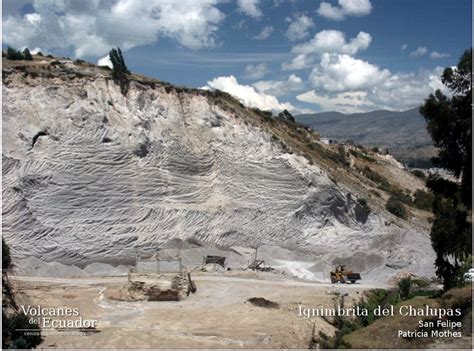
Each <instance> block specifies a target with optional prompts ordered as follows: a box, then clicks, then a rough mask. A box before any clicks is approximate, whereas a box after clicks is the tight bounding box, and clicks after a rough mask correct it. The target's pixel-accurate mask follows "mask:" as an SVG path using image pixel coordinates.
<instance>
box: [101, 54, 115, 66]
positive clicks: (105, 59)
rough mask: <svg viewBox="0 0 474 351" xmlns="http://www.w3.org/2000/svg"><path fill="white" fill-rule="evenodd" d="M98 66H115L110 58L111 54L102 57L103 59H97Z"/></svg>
mask: <svg viewBox="0 0 474 351" xmlns="http://www.w3.org/2000/svg"><path fill="white" fill-rule="evenodd" d="M97 66H107V67H110V68H114V65H113V64H112V61H111V60H110V56H109V55H106V56H104V57H102V58H101V59H99V61H97Z"/></svg>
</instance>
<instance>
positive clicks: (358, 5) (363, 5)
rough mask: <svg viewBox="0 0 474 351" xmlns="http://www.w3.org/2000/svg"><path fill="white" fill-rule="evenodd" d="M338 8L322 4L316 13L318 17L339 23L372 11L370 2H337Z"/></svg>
mask: <svg viewBox="0 0 474 351" xmlns="http://www.w3.org/2000/svg"><path fill="white" fill-rule="evenodd" d="M338 3H339V6H332V5H331V4H330V3H328V2H324V1H323V2H322V3H321V4H320V5H319V8H318V10H317V11H316V12H317V13H318V14H319V15H321V16H323V17H326V18H328V19H331V20H335V21H340V20H343V19H344V18H346V17H348V16H365V15H368V14H369V13H370V12H371V11H372V4H371V3H370V0H339V1H338Z"/></svg>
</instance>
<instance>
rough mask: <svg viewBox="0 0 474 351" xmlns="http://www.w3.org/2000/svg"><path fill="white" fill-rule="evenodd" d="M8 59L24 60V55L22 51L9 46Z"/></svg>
mask: <svg viewBox="0 0 474 351" xmlns="http://www.w3.org/2000/svg"><path fill="white" fill-rule="evenodd" d="M7 59H8V60H23V59H24V57H23V54H22V53H21V52H20V51H18V50H16V49H14V48H12V47H10V46H9V47H8V48H7Z"/></svg>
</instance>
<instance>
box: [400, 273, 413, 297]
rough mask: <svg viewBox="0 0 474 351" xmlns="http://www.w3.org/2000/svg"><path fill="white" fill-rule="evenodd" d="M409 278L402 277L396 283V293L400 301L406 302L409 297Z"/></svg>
mask: <svg viewBox="0 0 474 351" xmlns="http://www.w3.org/2000/svg"><path fill="white" fill-rule="evenodd" d="M410 290H411V277H404V278H402V279H400V280H399V281H398V293H399V295H400V299H402V300H406V299H408V298H409V297H410Z"/></svg>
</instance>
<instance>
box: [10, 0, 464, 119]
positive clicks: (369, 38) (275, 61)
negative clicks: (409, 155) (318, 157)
mask: <svg viewBox="0 0 474 351" xmlns="http://www.w3.org/2000/svg"><path fill="white" fill-rule="evenodd" d="M471 13H472V11H471V1H470V0H325V1H319V0H294V1H291V0H285V1H282V0H236V1H220V0H194V1H191V0H182V1H171V0H166V1H159V0H156V1H151V0H147V1H145V0H142V1H137V0H83V1H67V0H63V1H59V0H58V1H55V0H42V1H28V0H15V1H13V0H7V1H5V0H4V1H3V46H4V47H5V46H6V45H11V46H14V47H17V48H22V47H25V46H27V47H28V48H30V49H35V48H39V49H41V50H42V51H43V52H47V53H52V54H55V55H62V56H69V57H74V58H76V57H77V58H82V59H86V60H88V61H91V62H94V63H96V62H98V60H99V59H101V58H103V57H104V56H106V55H107V52H108V51H109V50H110V48H112V47H115V46H120V47H121V48H122V50H123V51H124V56H125V58H126V62H127V64H128V66H129V68H130V69H131V70H132V71H135V72H138V73H141V74H145V75H149V76H153V77H155V78H158V79H161V80H165V81H169V82H172V83H175V84H179V85H187V86H192V87H207V88H211V89H221V90H225V91H228V92H229V93H231V94H233V95H236V96H237V97H239V98H240V99H241V100H242V101H243V102H244V103H246V104H247V105H250V106H256V107H259V108H262V109H273V110H281V109H283V108H288V109H290V110H292V111H293V112H295V113H300V112H309V111H315V112H317V111H329V110H336V111H340V112H358V111H370V110H376V109H391V110H404V109H408V108H413V107H416V106H418V105H419V104H421V103H422V101H423V99H424V98H425V97H426V96H427V95H428V94H429V93H430V92H432V91H434V90H435V89H437V88H442V84H441V82H440V79H439V75H440V73H441V72H442V68H444V67H446V66H450V65H455V64H456V63H457V61H458V58H459V56H460V55H461V54H462V52H463V51H464V50H465V49H467V48H468V47H470V46H471V45H472V44H471V42H472V39H471V21H472V18H471ZM102 62H104V61H102Z"/></svg>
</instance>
